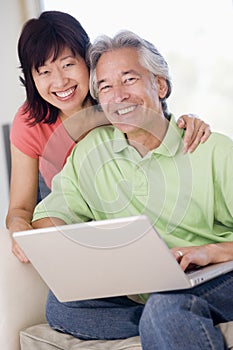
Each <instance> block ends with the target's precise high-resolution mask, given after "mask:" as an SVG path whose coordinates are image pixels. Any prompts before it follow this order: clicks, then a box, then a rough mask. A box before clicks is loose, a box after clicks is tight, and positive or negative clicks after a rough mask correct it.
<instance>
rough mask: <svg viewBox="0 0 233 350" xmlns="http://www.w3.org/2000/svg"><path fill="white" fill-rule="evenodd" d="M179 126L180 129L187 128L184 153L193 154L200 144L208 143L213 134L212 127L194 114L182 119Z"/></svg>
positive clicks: (178, 122) (179, 120)
mask: <svg viewBox="0 0 233 350" xmlns="http://www.w3.org/2000/svg"><path fill="white" fill-rule="evenodd" d="M177 124H178V126H179V128H186V131H185V135H184V147H183V150H182V152H183V153H186V152H190V153H192V152H193V151H194V150H195V149H196V148H197V147H198V145H199V144H200V143H204V142H206V140H208V138H209V136H210V134H211V130H210V126H209V125H208V124H207V123H205V122H204V121H203V120H201V119H199V118H198V117H197V116H195V115H194V114H189V115H188V116H182V117H180V118H179V119H178V121H177Z"/></svg>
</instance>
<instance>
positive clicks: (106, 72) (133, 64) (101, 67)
mask: <svg viewBox="0 0 233 350" xmlns="http://www.w3.org/2000/svg"><path fill="white" fill-rule="evenodd" d="M142 70H145V68H143V66H142V65H141V63H140V60H139V53H138V51H137V49H136V48H122V49H114V50H112V51H108V52H104V53H103V54H102V55H101V57H100V59H99V61H98V63H97V65H96V75H97V79H98V80H102V79H107V78H110V77H114V76H116V75H117V76H118V75H123V74H125V72H127V71H138V72H141V71H142Z"/></svg>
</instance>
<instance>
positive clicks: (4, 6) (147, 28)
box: [0, 0, 233, 226]
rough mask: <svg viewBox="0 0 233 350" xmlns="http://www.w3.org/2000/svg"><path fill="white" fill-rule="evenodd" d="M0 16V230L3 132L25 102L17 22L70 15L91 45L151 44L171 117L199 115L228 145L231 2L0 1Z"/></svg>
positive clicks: (4, 190)
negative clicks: (123, 40) (115, 38)
mask: <svg viewBox="0 0 233 350" xmlns="http://www.w3.org/2000/svg"><path fill="white" fill-rule="evenodd" d="M0 9H1V11H0V26H1V30H0V38H1V46H2V49H1V56H0V60H1V76H2V79H1V86H0V88H1V95H0V96H1V111H2V112H1V118H0V123H1V133H0V137H1V139H0V163H1V177H0V180H1V181H0V193H1V200H0V225H1V226H5V215H6V212H7V207H8V201H9V172H8V170H9V169H8V167H7V157H6V155H7V148H6V143H5V136H7V128H6V125H10V124H11V122H12V120H13V118H14V115H15V113H16V110H17V109H18V107H19V106H20V105H21V104H22V103H23V101H24V98H25V93H24V88H23V87H22V86H21V84H20V82H19V74H20V70H19V68H18V66H19V63H18V57H17V40H18V37H19V34H20V31H21V28H22V25H23V23H24V22H25V21H26V20H27V19H29V18H31V17H37V16H38V15H39V13H40V12H42V11H44V10H60V11H65V12H68V13H70V14H71V15H73V16H74V17H76V18H77V19H78V20H79V21H80V22H81V24H82V25H83V27H84V28H85V29H86V31H87V32H88V34H89V36H90V38H91V40H92V41H93V40H94V38H95V37H96V36H97V35H100V34H109V35H113V34H114V33H116V32H117V31H118V30H120V29H129V30H132V31H134V32H136V33H137V34H139V35H140V36H142V37H144V38H145V39H147V40H149V41H151V42H153V43H154V44H155V46H157V47H158V49H159V50H160V52H161V53H162V54H163V55H164V57H165V58H166V60H167V62H168V64H169V67H170V72H171V76H172V81H173V92H172V95H171V97H170V98H169V100H168V103H169V107H170V110H171V111H172V112H173V113H174V114H175V115H176V116H177V117H178V116H180V115H181V114H184V113H195V114H198V115H199V117H200V118H202V119H204V120H205V121H206V122H208V123H209V124H210V125H211V130H212V131H218V132H222V133H224V134H226V135H228V136H229V137H231V138H233V1H232V0H214V1H213V0H154V1H153V3H151V0H143V1H142V2H139V3H138V4H136V2H135V1H134V0H128V1H125V0H117V1H115V2H111V1H109V0H98V1H82V0H65V1H64V0H8V1H4V2H1V5H0ZM4 132H6V133H5V136H4ZM25 177H26V174H25ZM25 186H26V182H25Z"/></svg>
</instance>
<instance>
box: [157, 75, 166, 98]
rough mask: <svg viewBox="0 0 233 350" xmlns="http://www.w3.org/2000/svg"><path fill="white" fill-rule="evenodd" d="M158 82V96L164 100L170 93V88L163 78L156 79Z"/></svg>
mask: <svg viewBox="0 0 233 350" xmlns="http://www.w3.org/2000/svg"><path fill="white" fill-rule="evenodd" d="M156 81H157V88H158V95H159V98H160V99H163V98H164V97H165V96H166V94H167V91H168V86H167V82H166V79H165V78H162V77H158V76H157V77H156Z"/></svg>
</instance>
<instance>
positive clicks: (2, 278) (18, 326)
mask: <svg viewBox="0 0 233 350" xmlns="http://www.w3.org/2000/svg"><path fill="white" fill-rule="evenodd" d="M47 293H48V287H47V286H46V284H45V283H44V282H43V281H42V279H41V278H40V276H39V275H38V273H37V272H36V271H35V269H34V268H33V266H32V265H31V264H22V263H20V262H19V261H18V260H17V258H16V257H15V256H14V255H13V254H12V253H11V239H10V235H9V232H8V231H7V230H6V229H4V228H0V315H1V316H0V317H1V321H0V349H2V350H20V349H21V350H56V349H60V350H63V349H64V350H141V349H142V348H141V345H140V338H139V337H132V338H129V339H123V340H112V341H82V340H79V339H76V338H74V337H72V336H70V335H66V334H62V333H59V332H56V331H53V330H52V329H51V328H50V327H49V326H48V325H47V323H46V319H45V303H46V298H47ZM219 327H220V328H221V331H222V332H223V335H224V337H225V339H226V342H227V345H228V349H232V350H233V322H229V323H225V324H221V325H219Z"/></svg>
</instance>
